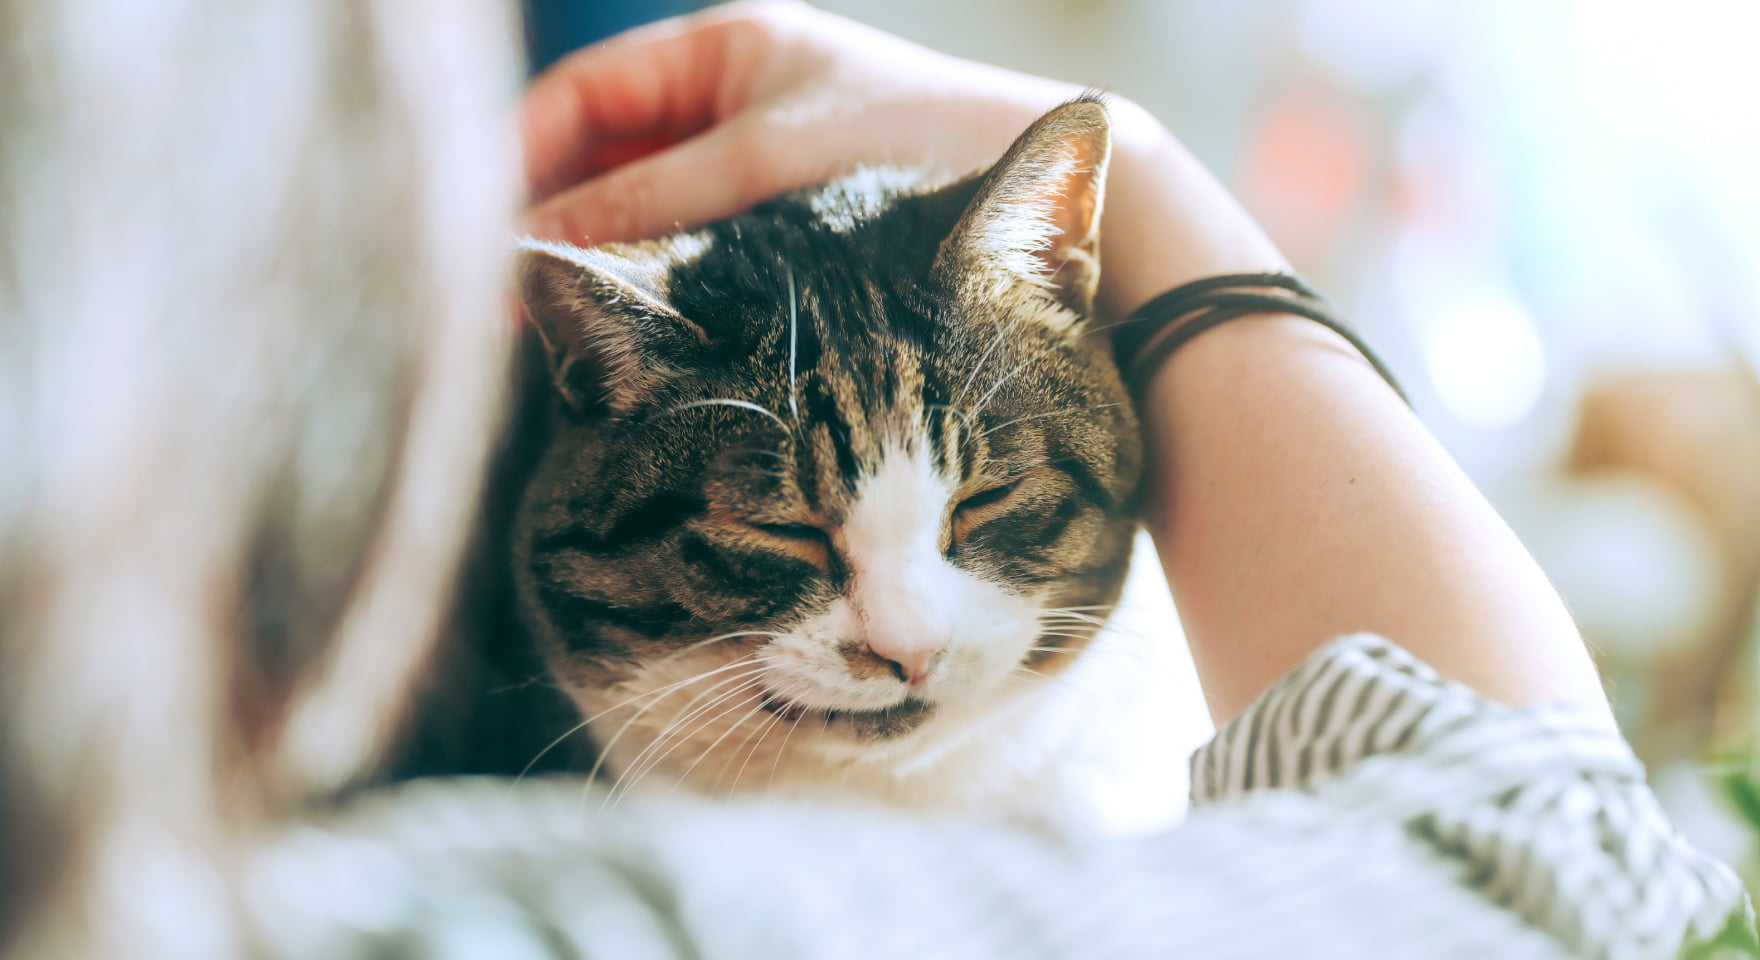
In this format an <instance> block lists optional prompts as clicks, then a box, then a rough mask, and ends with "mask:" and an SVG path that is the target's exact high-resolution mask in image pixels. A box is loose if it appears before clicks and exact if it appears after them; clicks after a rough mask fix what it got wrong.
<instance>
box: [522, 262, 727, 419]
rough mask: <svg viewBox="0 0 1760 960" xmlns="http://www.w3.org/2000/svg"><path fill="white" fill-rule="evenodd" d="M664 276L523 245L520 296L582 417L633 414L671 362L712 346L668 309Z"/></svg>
mask: <svg viewBox="0 0 1760 960" xmlns="http://www.w3.org/2000/svg"><path fill="white" fill-rule="evenodd" d="M662 275H663V270H662V269H660V268H658V267H656V266H651V265H648V264H644V263H641V262H639V261H636V260H633V259H630V258H627V257H623V256H619V255H617V254H615V253H611V252H607V251H604V250H582V249H579V248H577V247H569V246H564V245H561V244H551V243H542V242H539V241H535V240H527V241H522V242H521V244H520V254H519V266H518V277H519V291H520V296H521V298H522V299H523V300H524V302H525V308H526V314H527V315H528V316H529V317H531V319H532V325H533V326H534V327H536V328H537V331H538V336H539V337H540V338H542V339H543V341H544V348H545V353H546V354H547V355H548V358H549V368H550V376H551V380H552V382H553V383H554V384H555V386H556V390H557V392H558V393H559V394H560V395H561V397H562V401H563V403H564V405H565V406H567V407H568V409H569V410H570V411H572V412H574V413H575V414H576V415H587V414H591V413H594V412H598V411H608V412H610V413H613V414H616V413H624V412H627V411H628V410H630V409H631V408H633V407H635V406H637V405H639V404H640V403H642V401H643V400H645V399H646V398H648V397H649V396H651V395H652V394H653V392H654V390H655V388H656V387H658V386H659V384H660V383H662V382H663V381H664V380H665V379H666V378H667V376H668V374H670V373H671V372H672V364H671V363H670V362H669V361H670V360H675V359H677V358H679V357H680V356H682V355H684V354H688V353H690V352H692V351H693V350H694V349H696V348H701V347H702V346H705V345H706V342H707V337H706V336H705V335H704V333H703V331H702V329H701V328H700V327H698V326H697V325H696V324H694V323H691V322H690V321H689V320H686V319H685V318H684V317H683V316H681V315H680V314H679V313H678V311H676V310H674V309H673V308H672V307H671V306H670V305H669V304H667V303H666V300H665V297H664V293H663V287H662V283H661V276H662Z"/></svg>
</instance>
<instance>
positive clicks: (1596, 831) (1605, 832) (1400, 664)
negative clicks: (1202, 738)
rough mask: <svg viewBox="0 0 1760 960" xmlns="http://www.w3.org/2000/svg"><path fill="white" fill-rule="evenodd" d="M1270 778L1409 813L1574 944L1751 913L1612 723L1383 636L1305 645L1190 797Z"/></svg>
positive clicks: (1607, 945)
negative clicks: (1488, 690)
mask: <svg viewBox="0 0 1760 960" xmlns="http://www.w3.org/2000/svg"><path fill="white" fill-rule="evenodd" d="M1346 773H1348V774H1349V776H1348V777H1347V776H1343V775H1344V774H1346ZM1267 789H1294V790H1302V791H1307V792H1311V793H1321V794H1323V795H1325V796H1326V797H1327V798H1328V799H1329V800H1331V801H1333V802H1336V803H1339V804H1341V805H1344V806H1346V807H1349V808H1351V809H1353V810H1355V811H1358V812H1360V813H1366V814H1369V815H1371V816H1378V817H1384V818H1386V819H1389V820H1394V821H1399V822H1403V823H1407V824H1409V825H1410V827H1411V829H1412V830H1413V831H1414V833H1415V834H1417V835H1418V836H1421V837H1423V838H1424V839H1425V840H1427V841H1428V842H1430V843H1432V844H1434V846H1435V847H1436V849H1437V851H1438V852H1440V853H1441V854H1443V855H1445V856H1447V857H1450V858H1453V859H1455V860H1458V861H1459V862H1460V863H1461V864H1462V866H1463V867H1465V874H1464V877H1465V879H1466V881H1467V882H1468V883H1469V884H1470V885H1472V886H1473V887H1475V888H1477V889H1478V890H1480V891H1481V892H1482V893H1484V894H1485V895H1486V896H1487V897H1489V898H1490V899H1492V900H1493V901H1495V902H1497V903H1499V904H1501V905H1503V906H1505V907H1507V908H1508V909H1510V910H1512V911H1514V912H1516V913H1517V914H1518V915H1520V916H1522V917H1523V918H1524V919H1526V920H1527V921H1528V922H1529V923H1531V924H1533V925H1534V926H1536V927H1538V928H1540V929H1543V930H1546V931H1547V932H1548V933H1551V934H1552V935H1553V936H1555V937H1557V938H1558V939H1559V940H1560V941H1561V942H1563V943H1564V944H1566V945H1567V946H1569V947H1570V948H1571V949H1573V950H1574V951H1576V952H1578V953H1579V954H1581V955H1584V956H1595V957H1610V958H1624V957H1655V956H1674V955H1675V954H1676V952H1677V951H1679V950H1680V949H1681V947H1682V945H1683V944H1693V943H1709V942H1711V941H1715V940H1716V939H1717V938H1718V937H1720V936H1723V935H1724V934H1725V930H1726V928H1727V927H1729V926H1730V924H1731V923H1732V921H1734V922H1735V924H1736V926H1737V927H1738V928H1739V927H1742V926H1751V925H1752V918H1751V916H1750V915H1749V909H1748V906H1747V901H1746V895H1745V893H1744V892H1743V888H1742V886H1741V883H1740V881H1739V880H1737V879H1736V877H1735V875H1734V873H1732V872H1731V871H1730V870H1729V868H1728V867H1726V866H1724V865H1723V864H1721V863H1719V862H1717V861H1715V860H1713V859H1711V858H1709V857H1706V856H1704V855H1703V854H1700V853H1698V852H1697V851H1695V850H1693V849H1692V848H1691V847H1690V846H1688V845H1687V843H1686V841H1685V840H1684V839H1683V838H1682V837H1681V836H1680V835H1679V834H1678V833H1677V832H1676V831H1675V830H1674V829H1673V828H1672V827H1671V826H1670V825H1669V824H1668V822H1667V819H1666V818H1665V817H1664V816H1663V813H1662V810H1661V808H1660V807H1659V806H1658V805H1657V803H1656V798H1655V796H1654V795H1653V794H1651V792H1650V791H1649V789H1648V788H1647V787H1646V786H1645V783H1644V770H1643V767H1642V766H1641V765H1640V764H1639V762H1638V759H1637V758H1636V757H1635V756H1633V755H1632V751H1631V748H1630V747H1629V746H1628V745H1627V744H1626V742H1625V741H1624V740H1623V739H1621V738H1620V737H1619V735H1618V734H1617V733H1615V732H1613V731H1612V730H1610V729H1608V728H1607V727H1606V726H1605V725H1604V724H1602V723H1600V722H1598V721H1597V719H1596V718H1594V717H1591V716H1588V715H1587V714H1585V713H1584V712H1583V711H1580V710H1576V709H1571V708H1565V707H1536V708H1529V709H1522V710H1518V709H1513V708H1508V707H1504V706H1501V705H1498V704H1493V703H1488V702H1486V701H1484V700H1482V699H1480V698H1479V697H1478V696H1477V695H1475V694H1474V693H1473V692H1472V691H1471V690H1469V689H1467V688H1466V687H1463V686H1460V685H1458V684H1452V683H1448V682H1446V681H1443V680H1442V679H1441V678H1440V677H1438V676H1437V675H1436V673H1435V671H1433V670H1431V669H1430V668H1429V667H1428V666H1426V665H1424V664H1423V663H1421V662H1419V661H1418V660H1417V659H1416V658H1414V657H1412V656H1411V655H1410V654H1408V653H1406V652H1405V651H1404V650H1402V649H1400V648H1398V647H1396V646H1394V645H1392V644H1390V643H1388V642H1387V641H1385V640H1382V639H1380V638H1378V637H1374V636H1369V635H1362V636H1356V637H1348V638H1345V639H1343V640H1340V641H1338V642H1336V643H1334V644H1333V645H1332V646H1331V647H1329V648H1327V649H1325V650H1323V651H1321V652H1320V653H1318V654H1316V655H1315V656H1312V657H1310V658H1309V659H1308V660H1307V661H1306V662H1304V663H1303V664H1302V665H1301V666H1300V667H1298V668H1297V669H1296V670H1295V671H1293V672H1291V673H1290V674H1289V675H1287V676H1286V677H1284V678H1283V679H1282V680H1281V681H1279V682H1278V683H1277V684H1276V685H1275V686H1274V687H1272V689H1270V690H1269V691H1267V692H1266V693H1265V694H1264V695H1262V696H1261V697H1260V698H1259V699H1258V700H1257V701H1256V702H1255V703H1254V704H1253V706H1252V708H1251V709H1249V710H1248V711H1247V712H1246V713H1244V714H1243V715H1241V716H1240V717H1238V718H1236V719H1235V720H1233V721H1231V722H1230V723H1229V724H1227V725H1226V726H1225V727H1223V728H1222V729H1221V730H1220V731H1218V732H1217V735H1216V737H1215V738H1214V739H1213V740H1212V741H1211V742H1210V743H1209V744H1207V745H1206V746H1205V747H1203V748H1202V749H1200V750H1199V751H1198V752H1197V753H1196V754H1195V755H1194V756H1193V758H1192V801H1193V803H1194V805H1204V804H1215V803H1226V802H1229V801H1231V800H1234V801H1238V800H1239V799H1240V798H1242V797H1243V796H1245V795H1246V794H1248V793H1249V792H1251V791H1254V790H1267ZM1737 939H1738V940H1739V939H1741V938H1737Z"/></svg>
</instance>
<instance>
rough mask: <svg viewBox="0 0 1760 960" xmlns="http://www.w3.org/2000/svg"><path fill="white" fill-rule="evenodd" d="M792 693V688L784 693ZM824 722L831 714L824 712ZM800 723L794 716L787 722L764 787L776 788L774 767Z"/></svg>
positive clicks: (767, 788)
mask: <svg viewBox="0 0 1760 960" xmlns="http://www.w3.org/2000/svg"><path fill="white" fill-rule="evenodd" d="M793 695H794V691H793V689H792V688H791V690H790V692H789V693H787V694H785V696H793ZM781 715H782V714H781V713H778V714H777V716H781ZM825 722H826V724H827V725H829V724H830V722H831V714H829V713H827V714H825ZM800 725H801V718H800V717H795V718H794V719H792V720H790V721H789V722H788V732H787V733H785V734H783V735H782V745H781V746H779V747H777V748H776V758H775V759H774V760H771V761H770V779H769V780H768V781H767V783H766V785H765V788H764V789H766V790H774V789H775V788H776V769H777V768H778V767H780V766H781V765H782V755H783V754H785V753H787V752H788V741H789V738H790V737H793V736H794V731H795V728H796V727H799V726H800Z"/></svg>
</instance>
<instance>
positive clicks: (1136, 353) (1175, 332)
mask: <svg viewBox="0 0 1760 960" xmlns="http://www.w3.org/2000/svg"><path fill="white" fill-rule="evenodd" d="M1266 287H1270V288H1273V289H1275V290H1277V291H1278V292H1276V293H1268V292H1262V291H1264V289H1265V288H1266ZM1261 313H1286V314H1293V315H1295V316H1298V317H1305V318H1307V319H1309V320H1312V321H1314V322H1315V323H1318V324H1320V325H1321V326H1323V327H1325V328H1326V329H1328V330H1331V331H1332V332H1333V333H1336V334H1338V335H1339V336H1341V337H1343V338H1344V339H1345V342H1346V343H1349V344H1350V345H1351V346H1352V347H1354V348H1355V349H1356V351H1357V352H1358V353H1360V354H1362V355H1363V359H1365V360H1367V361H1369V365H1370V366H1371V367H1374V368H1375V372H1376V373H1378V374H1380V375H1381V379H1383V380H1385V381H1387V385H1388V386H1390V387H1392V388H1393V392H1394V393H1397V394H1399V398H1400V399H1401V400H1404V401H1405V402H1406V404H1407V405H1408V406H1409V405H1410V404H1411V400H1409V399H1408V398H1407V397H1406V392H1405V391H1404V390H1403V389H1401V388H1400V385H1399V381H1398V380H1396V379H1395V378H1394V376H1393V372H1392V371H1390V370H1388V369H1387V365H1386V364H1384V363H1382V362H1381V358H1380V357H1378V356H1376V355H1375V351H1374V350H1372V349H1370V347H1369V345H1368V344H1367V343H1364V342H1363V338H1362V337H1359V336H1358V335H1357V333H1356V331H1354V330H1352V329H1351V328H1350V326H1349V325H1348V324H1346V323H1345V322H1344V321H1343V320H1340V319H1339V318H1338V316H1337V315H1336V314H1335V313H1333V311H1332V307H1331V304H1329V303H1327V302H1326V298H1325V297H1322V296H1321V295H1320V294H1319V293H1317V292H1315V290H1314V289H1313V288H1312V287H1310V286H1308V285H1307V284H1306V283H1304V282H1303V281H1302V280H1301V279H1300V278H1299V277H1295V276H1292V275H1291V274H1287V273H1235V274H1227V275H1224V276H1217V277H1205V278H1204V279H1202V280H1194V281H1192V282H1191V283H1187V284H1184V285H1182V286H1179V287H1175V288H1174V289H1172V290H1169V291H1168V292H1166V293H1164V294H1162V295H1160V296H1158V297H1156V298H1155V299H1153V300H1151V301H1149V302H1148V303H1146V304H1143V306H1141V307H1139V308H1138V309H1137V311H1136V312H1135V313H1133V314H1131V315H1130V318H1129V319H1127V320H1125V322H1124V323H1122V324H1120V325H1119V326H1118V327H1117V329H1116V330H1115V332H1114V333H1113V337H1112V348H1113V355H1114V356H1116V357H1117V358H1118V365H1119V370H1120V371H1121V372H1122V373H1123V374H1124V383H1125V386H1126V387H1127V388H1128V389H1129V390H1130V393H1131V399H1133V400H1135V401H1136V402H1137V403H1138V404H1139V405H1141V403H1142V402H1143V397H1144V396H1145V395H1146V394H1147V393H1148V392H1149V381H1150V380H1151V379H1152V378H1153V377H1154V376H1155V371H1157V370H1159V369H1161V367H1162V365H1163V364H1165V363H1166V362H1167V358H1168V357H1171V356H1173V352H1174V351H1175V350H1178V349H1179V348H1180V347H1183V346H1185V345H1186V344H1187V343H1190V342H1191V341H1192V339H1193V338H1194V337H1196V336H1197V335H1198V334H1201V333H1203V332H1204V331H1206V330H1209V329H1211V328H1213V327H1217V326H1220V325H1222V324H1224V323H1227V322H1228V321H1230V320H1234V319H1236V318H1239V317H1245V316H1251V315H1254V314H1261Z"/></svg>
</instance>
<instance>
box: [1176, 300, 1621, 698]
mask: <svg viewBox="0 0 1760 960" xmlns="http://www.w3.org/2000/svg"><path fill="white" fill-rule="evenodd" d="M1145 420H1146V423H1147V426H1148V431H1149V441H1150V448H1151V457H1152V474H1153V479H1152V481H1151V482H1152V483H1153V494H1152V509H1151V515H1150V529H1151V530H1152V532H1153V533H1154V535H1155V537H1156V540H1157V543H1158V545H1159V547H1160V550H1161V556H1162V561H1163V563H1164V565H1165V566H1166V569H1167V574H1168V578H1169V581H1170V583H1171V584H1172V586H1173V589H1174V594H1175V598H1176V600H1177V602H1178V604H1179V608H1180V612H1181V616H1182V618H1183V619H1184V621H1185V625H1186V630H1187V635H1188V637H1189V639H1190V644H1191V647H1192V654H1193V657H1194V659H1195V660H1196V662H1197V665H1198V669H1199V674H1200V676H1201V677H1202V678H1203V682H1204V687H1205V691H1206V694H1207V695H1208V697H1209V702H1210V708H1211V711H1212V713H1213V714H1214V715H1215V716H1216V717H1217V718H1218V719H1225V718H1227V717H1231V716H1233V715H1234V714H1235V713H1236V712H1238V711H1239V710H1240V709H1242V708H1243V707H1244V706H1245V705H1246V704H1247V703H1248V702H1249V701H1250V700H1251V699H1252V698H1253V697H1254V696H1256V695H1258V693H1259V692H1260V691H1261V690H1263V689H1264V688H1265V687H1266V686H1267V685H1269V684H1270V683H1271V682H1272V681H1273V680H1275V679H1276V678H1277V677H1278V676H1280V675H1282V674H1283V673H1284V672H1285V671H1286V670H1287V669H1289V668H1290V667H1291V666H1293V665H1294V664H1295V663H1297V662H1298V661H1300V660H1301V659H1302V658H1303V657H1304V656H1306V655H1307V654H1308V653H1309V652H1311V651H1312V650H1313V649H1314V648H1315V647H1316V646H1318V645H1320V644H1321V643H1323V642H1325V641H1326V640H1328V639H1330V638H1332V637H1334V636H1338V635H1340V634H1345V633H1353V632H1359V631H1367V632H1373V633H1378V634H1381V635H1383V636H1386V637H1388V638H1390V639H1393V640H1395V641H1396V642H1398V643H1400V644H1402V645H1404V646H1405V647H1407V648H1408V649H1409V650H1411V651H1412V652H1413V653H1414V654H1415V655H1417V656H1418V657H1419V658H1421V659H1423V660H1425V661H1427V662H1428V663H1430V664H1431V665H1432V666H1434V667H1435V668H1436V669H1438V670H1439V671H1440V672H1441V673H1443V674H1444V675H1445V676H1448V677H1450V678H1452V679H1455V680H1458V681H1461V682H1464V683H1466V684H1467V685H1469V686H1471V687H1473V688H1474V689H1476V690H1478V691H1479V692H1480V693H1482V694H1484V695H1486V696H1488V697H1490V698H1492V699H1496V700H1501V701H1505V702H1508V703H1515V704H1523V703H1532V702H1541V701H1570V702H1574V703H1578V704H1583V705H1587V706H1590V707H1592V708H1593V709H1595V710H1597V711H1598V712H1601V713H1603V714H1604V715H1605V714H1606V711H1607V704H1606V700H1605V698H1604V696H1603V694H1602V692H1601V688H1600V684H1599V681H1598V680H1597V678H1596V674H1595V671H1594V667H1593V666H1592V664H1591V663H1590V660H1589V658H1588V655H1587V653H1586V651H1585V649H1584V647H1583V644H1582V642H1581V640H1580V639H1579V638H1578V635H1577V632H1576V629H1575V627H1574V625H1573V624H1572V622H1571V619H1570V616H1569V614H1568V613H1567V612H1566V610H1565V608H1564V604H1563V602H1562V601H1561V600H1560V599H1559V597H1558V595H1557V594H1556V593H1555V592H1554V591H1553V590H1552V588H1551V586H1550V585H1549V584H1548V583H1547V581H1546V578H1545V577H1544V575H1543V574H1542V573H1541V572H1540V570H1539V568H1538V566H1537V565H1536V564H1535V563H1534V561H1533V559H1532V558H1531V557H1530V556H1529V555H1528V554H1527V552H1526V551H1525V550H1524V549H1523V547H1522V546H1521V544H1520V543H1519V542H1518V541H1517V540H1516V538H1515V536H1514V534H1513V533H1512V532H1511V531H1510V530H1509V528H1508V526H1507V525H1505V524H1504V522H1503V521H1502V519H1501V518H1499V517H1498V516H1497V514H1496V512H1495V511H1494V510H1493V509H1492V508H1491V506H1490V504H1488V503H1487V502H1486V501H1485V499H1484V497H1483V496H1482V495H1481V494H1480V493H1479V492H1478V491H1477V490H1476V489H1475V488H1474V487H1473V485H1472V484H1471V482H1470V481H1469V480H1468V479H1467V478H1466V476H1465V475H1464V474H1463V473H1462V471H1461V470H1460V468H1459V467H1458V466H1457V465H1456V464H1455V463H1454V462H1453V461H1452V460H1451V459H1450V458H1449V457H1448V455H1447V454H1446V453H1445V452H1444V451H1443V450H1442V448H1441V446H1440V444H1438V443H1437V442H1436V440H1435V438H1434V437H1432V436H1431V435H1430V434H1429V432H1428V431H1426V430H1425V429H1424V427H1423V426H1422V424H1420V423H1419V421H1418V420H1417V418H1416V417H1414V416H1413V415H1412V414H1411V413H1410V412H1409V411H1408V410H1407V409H1406V408H1405V407H1404V405H1403V404H1401V403H1400V401H1399V400H1398V398H1397V397H1396V396H1395V395H1394V393H1393V392H1392V391H1391V390H1389V389H1388V388H1387V386H1386V385H1385V384H1384V383H1382V382H1381V380H1380V378H1379V377H1377V376H1376V374H1375V373H1374V372H1373V371H1372V370H1371V368H1370V367H1369V366H1368V364H1366V363H1365V362H1364V361H1363V360H1362V359H1361V358H1360V357H1359V356H1358V355H1357V354H1356V353H1355V352H1354V351H1353V350H1352V349H1351V348H1350V347H1349V346H1348V345H1347V344H1346V343H1345V342H1344V341H1343V340H1342V339H1341V338H1339V337H1338V336H1337V335H1335V334H1333V333H1332V332H1330V331H1328V330H1325V329H1324V328H1322V327H1320V326H1319V325H1317V324H1314V323H1311V322H1309V321H1306V320H1303V319H1300V318H1295V317H1288V316H1266V317H1257V318H1245V319H1241V320H1237V321H1235V322H1232V323H1228V324H1224V325H1223V326H1221V327H1218V328H1216V329H1214V330H1212V331H1210V332H1208V333H1205V334H1203V335H1202V336H1199V337H1198V338H1196V339H1195V340H1193V341H1192V342H1191V343H1189V344H1188V345H1187V346H1186V347H1185V348H1183V349H1182V350H1181V351H1179V352H1178V353H1176V354H1175V355H1174V357H1173V359H1172V360H1171V361H1170V362H1169V363H1168V364H1167V365H1166V366H1165V367H1164V368H1163V369H1162V370H1161V371H1160V372H1159V374H1158V375H1157V377H1156V379H1155V380H1154V382H1153V385H1152V387H1151V389H1150V392H1149V395H1148V401H1147V404H1146V409H1145Z"/></svg>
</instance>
